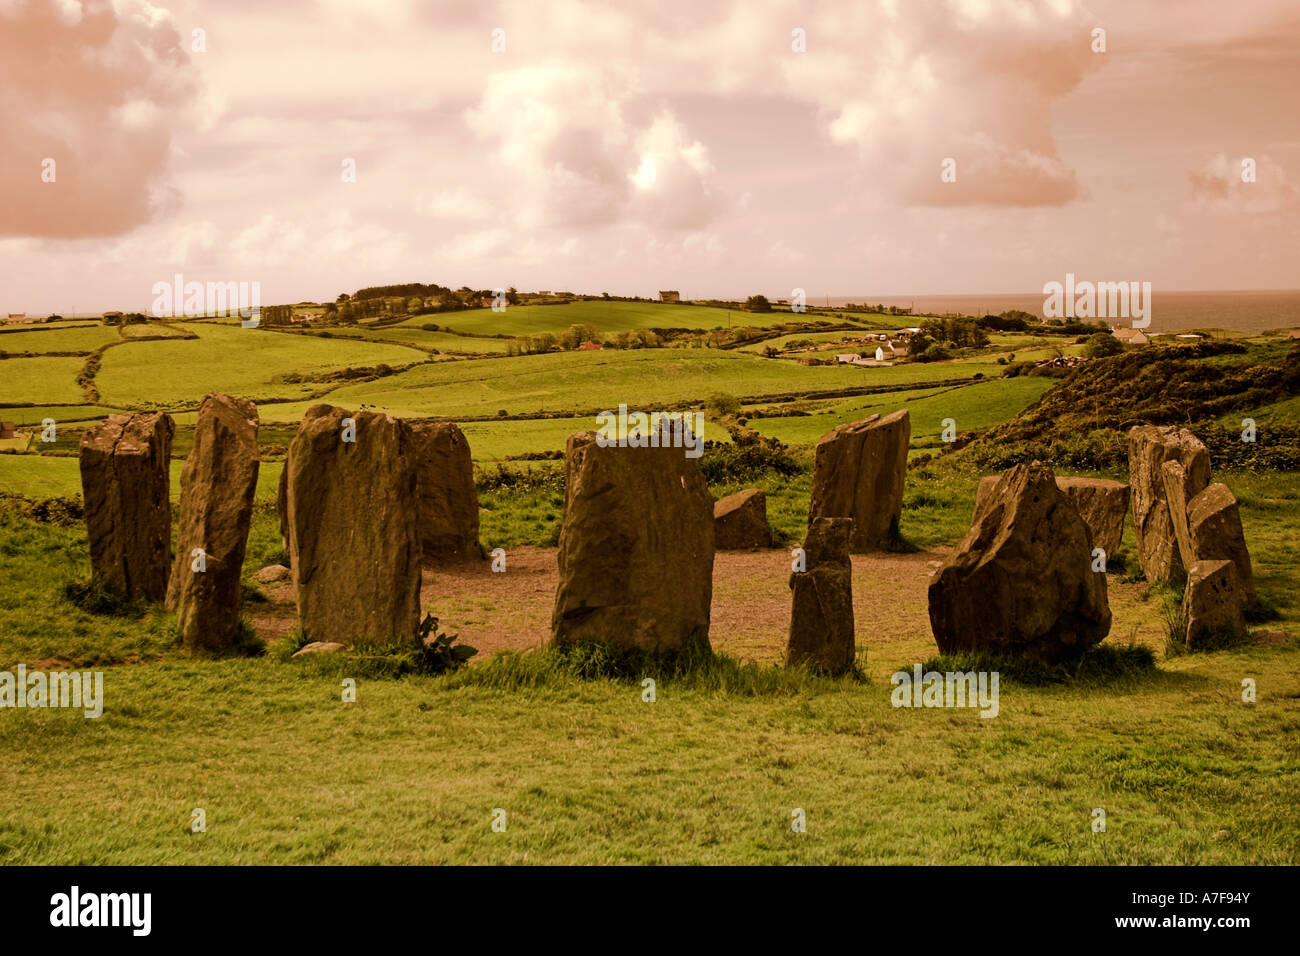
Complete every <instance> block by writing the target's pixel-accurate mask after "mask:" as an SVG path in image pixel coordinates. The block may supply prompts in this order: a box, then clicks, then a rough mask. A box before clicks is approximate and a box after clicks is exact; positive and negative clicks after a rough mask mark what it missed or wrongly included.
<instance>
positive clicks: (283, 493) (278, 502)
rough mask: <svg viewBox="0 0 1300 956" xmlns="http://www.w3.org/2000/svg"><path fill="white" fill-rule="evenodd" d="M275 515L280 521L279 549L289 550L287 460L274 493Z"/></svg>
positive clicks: (282, 467) (281, 469)
mask: <svg viewBox="0 0 1300 956" xmlns="http://www.w3.org/2000/svg"><path fill="white" fill-rule="evenodd" d="M275 515H276V517H277V518H279V519H280V547H282V548H284V550H285V551H288V550H289V460H288V458H286V459H285V461H284V464H283V465H282V466H281V468H280V484H279V485H278V486H277V488H276V492H275Z"/></svg>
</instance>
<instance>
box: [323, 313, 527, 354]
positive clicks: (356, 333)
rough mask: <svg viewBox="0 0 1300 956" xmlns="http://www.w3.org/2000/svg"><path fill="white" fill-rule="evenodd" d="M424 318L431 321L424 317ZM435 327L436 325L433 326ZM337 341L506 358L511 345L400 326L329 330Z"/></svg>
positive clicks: (504, 342) (487, 339)
mask: <svg viewBox="0 0 1300 956" xmlns="http://www.w3.org/2000/svg"><path fill="white" fill-rule="evenodd" d="M421 318H431V317H428V316H421ZM434 324H436V323H434ZM329 331H330V334H331V335H332V336H334V337H335V338H352V339H367V340H369V341H372V342H391V343H395V344H405V345H414V346H417V347H418V348H422V349H429V348H432V349H437V350H438V351H439V352H444V353H451V354H455V353H468V354H473V355H490V354H493V353H501V354H503V355H504V354H505V351H506V349H507V348H508V347H509V345H510V340H509V339H497V338H479V337H478V336H472V335H454V334H452V333H451V332H430V331H428V330H427V329H422V328H420V326H419V325H413V324H406V323H401V324H398V325H391V326H386V327H384V328H379V329H372V328H366V327H364V326H356V327H352V328H349V327H343V328H336V329H330V330H329Z"/></svg>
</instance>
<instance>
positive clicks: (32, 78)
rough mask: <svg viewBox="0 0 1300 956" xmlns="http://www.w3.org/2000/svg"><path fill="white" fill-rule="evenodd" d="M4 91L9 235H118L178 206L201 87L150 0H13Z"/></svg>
mask: <svg viewBox="0 0 1300 956" xmlns="http://www.w3.org/2000/svg"><path fill="white" fill-rule="evenodd" d="M0 91H3V92H0V128H3V129H4V131H5V139H6V143H5V149H4V150H3V151H0V234H4V235H21V236H41V237H59V238H73V237H85V236H111V235H117V234H120V233H122V232H125V231H127V230H129V229H131V228H133V227H134V226H137V225H139V224H140V223H143V222H145V221H147V220H148V219H149V218H150V217H151V215H152V214H153V213H154V212H155V211H156V210H157V209H158V208H159V207H160V206H164V205H166V204H167V203H169V202H170V201H174V199H175V196H174V194H172V193H171V192H170V191H169V190H168V189H167V188H166V183H165V180H164V173H165V171H166V166H167V160H168V156H169V152H170V147H171V142H172V132H173V131H172V123H173V121H174V120H175V118H176V116H177V115H178V113H179V112H180V111H182V110H183V109H184V108H185V107H186V105H187V104H188V102H189V101H190V99H191V98H192V96H193V84H192V82H191V80H190V78H189V75H188V71H187V54H186V53H185V51H184V50H183V48H182V46H181V38H180V34H179V33H178V32H177V30H176V28H175V26H174V25H173V24H172V22H171V18H170V16H169V15H168V14H167V13H166V11H163V10H160V9H158V8H156V7H153V6H151V5H149V4H148V3H147V2H144V0H118V2H116V3H107V2H95V0H86V2H84V3H78V2H76V0H8V2H6V3H3V4H0ZM43 174H44V175H45V176H46V178H51V177H52V178H53V181H52V182H49V181H43V180H42V175H43Z"/></svg>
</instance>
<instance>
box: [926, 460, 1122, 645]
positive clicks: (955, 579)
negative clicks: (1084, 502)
mask: <svg viewBox="0 0 1300 956" xmlns="http://www.w3.org/2000/svg"><path fill="white" fill-rule="evenodd" d="M1091 550H1092V538H1091V533H1090V532H1089V530H1088V526H1087V525H1086V524H1085V523H1084V521H1083V518H1082V517H1080V516H1079V512H1078V510H1077V509H1076V508H1075V506H1074V504H1073V503H1072V501H1071V500H1070V497H1069V496H1068V495H1067V494H1066V493H1065V492H1063V491H1061V489H1060V488H1058V487H1057V484H1056V480H1055V476H1054V475H1053V474H1052V470H1051V469H1050V468H1049V467H1047V466H1046V465H1043V464H1040V463H1038V462H1035V463H1034V464H1032V465H1017V466H1016V467H1014V468H1012V469H1011V470H1010V471H1008V472H1007V473H1006V474H1005V475H1003V476H1002V478H1001V479H1000V480H999V482H998V483H997V485H996V486H995V487H994V489H993V491H992V492H991V493H990V494H989V495H988V497H987V499H986V502H985V507H984V508H983V510H982V511H980V513H978V514H977V515H976V517H975V520H974V522H973V523H972V525H971V529H970V531H969V532H968V533H967V535H966V537H965V538H963V539H962V541H961V543H960V544H959V545H958V546H957V549H956V551H954V552H953V554H952V555H951V556H950V557H949V558H948V560H947V561H945V562H944V564H943V566H942V567H940V568H939V570H938V571H937V572H936V573H935V577H934V580H933V581H931V583H930V592H929V603H930V626H931V629H932V630H933V632H934V637H935V641H936V642H937V643H938V645H939V650H940V651H941V652H943V653H945V654H947V653H954V652H958V651H988V652H993V653H1011V654H1023V655H1026V656H1029V657H1034V658H1037V659H1039V660H1043V661H1047V662H1049V663H1052V662H1056V661H1059V660H1063V659H1066V658H1069V657H1073V656H1076V655H1078V654H1081V653H1082V652H1083V651H1084V650H1086V649H1087V648H1088V647H1090V646H1092V645H1093V644H1097V643H1099V642H1100V641H1101V640H1103V639H1104V638H1105V637H1106V635H1107V634H1108V633H1109V631H1110V620H1111V616H1110V605H1109V603H1108V601H1107V596H1106V576H1105V575H1104V574H1101V573H1096V572H1094V571H1093V570H1092V559H1091Z"/></svg>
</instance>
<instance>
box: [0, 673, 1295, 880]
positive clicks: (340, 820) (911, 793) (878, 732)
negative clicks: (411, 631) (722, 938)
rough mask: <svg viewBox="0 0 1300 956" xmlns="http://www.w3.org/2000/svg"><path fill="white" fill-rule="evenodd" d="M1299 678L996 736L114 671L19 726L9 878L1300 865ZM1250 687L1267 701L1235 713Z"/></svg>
mask: <svg viewBox="0 0 1300 956" xmlns="http://www.w3.org/2000/svg"><path fill="white" fill-rule="evenodd" d="M331 663H332V662H331ZM1297 663H1300V661H1297V654H1296V651H1295V649H1294V648H1291V649H1289V650H1287V651H1282V652H1279V651H1273V652H1271V653H1262V652H1259V651H1247V652H1229V653H1218V654H1213V655H1205V656H1202V657H1199V658H1186V659H1181V660H1179V661H1177V662H1176V663H1175V665H1174V666H1172V667H1170V668H1168V669H1167V670H1166V671H1163V672H1161V673H1160V674H1157V675H1155V676H1153V677H1152V678H1149V679H1146V680H1141V681H1135V682H1131V683H1128V684H1125V685H1121V686H1118V687H1107V688H1102V689H1098V688H1095V687H1072V686H1065V687H1056V686H1053V687H1045V688H1039V687H1015V686H1012V685H1005V686H1004V687H1003V688H1002V693H1001V701H1000V713H999V716H998V717H997V718H996V719H994V720H984V719H981V718H980V717H979V716H978V713H977V711H975V710H961V711H953V710H911V709H895V708H893V707H891V706H890V703H889V692H890V690H891V688H890V686H889V684H888V679H887V675H884V674H873V675H872V680H871V682H870V683H868V684H865V685H853V684H851V683H847V682H830V681H821V682H818V681H815V680H808V681H805V682H804V687H803V689H802V690H800V691H799V692H798V693H795V694H792V693H789V692H788V691H786V692H776V693H764V694H761V695H751V694H747V693H735V692H726V691H721V692H720V691H718V690H716V689H712V688H709V687H703V688H696V687H692V686H689V684H685V682H683V685H682V686H679V684H677V683H674V682H672V681H665V682H662V683H660V685H659V687H658V688H657V700H656V702H655V703H645V702H643V701H642V699H641V688H640V687H639V685H636V684H629V683H627V682H621V681H610V680H603V681H579V680H577V679H575V678H571V677H565V676H564V675H562V674H560V675H557V674H554V673H544V674H543V675H541V676H540V677H539V678H538V683H536V684H535V685H533V686H529V685H528V684H527V683H526V682H524V681H522V680H520V681H508V683H513V684H515V686H508V687H506V688H498V687H494V686H476V683H477V682H479V681H482V678H471V679H465V678H461V677H460V676H459V675H457V676H452V677H450V678H407V679H403V680H398V681H367V680H365V679H362V680H360V681H358V688H357V702H356V703H355V704H343V703H342V702H341V701H340V699H339V697H340V687H339V683H340V682H339V680H338V678H337V675H336V674H326V673H322V672H321V671H320V670H318V669H316V668H313V667H304V666H300V664H299V662H293V663H279V662H276V661H273V660H270V659H263V660H251V661H250V660H232V661H220V662H203V663H201V662H189V661H174V662H167V663H159V664H154V665H150V666H147V667H122V668H114V669H112V670H110V671H109V672H108V673H107V674H106V676H105V683H104V692H105V698H106V704H105V713H104V716H102V717H101V718H99V719H97V720H86V719H84V718H82V717H81V716H80V714H75V715H74V714H72V713H69V712H67V711H59V710H41V711H36V710H32V711H14V712H10V713H8V714H7V715H6V720H4V721H3V722H0V747H3V748H4V752H5V753H6V756H7V759H6V760H5V761H4V762H3V763H2V764H0V787H3V790H4V792H5V793H6V795H7V797H8V798H9V799H8V801H7V806H8V809H7V811H6V813H5V816H4V820H3V822H2V823H0V861H3V862H4V863H8V864H106V863H119V864H121V863H135V864H141V863H143V864H151V863H189V864H204V863H207V864H214V863H232V862H237V863H245V864H247V863H387V864H394V863H397V864H401V863H534V864H547V863H588V864H590V863H768V864H788V863H895V864H897V863H966V864H979V863H1024V864H1052V863H1090V864H1139V865H1150V864H1199V865H1210V864H1242V863H1248V864H1253V865H1260V864H1294V863H1296V862H1297V859H1298V854H1297V849H1296V848H1297V846H1300V815H1298V812H1297V809H1296V804H1295V801H1294V799H1293V797H1294V793H1295V790H1296V788H1297V786H1300V770H1298V769H1297V767H1298V766H1300V765H1298V764H1297V761H1296V744H1295V739H1296V731H1297V730H1300V705H1297V703H1296V699H1295V698H1296V695H1297V693H1300V679H1297V677H1296V676H1295V675H1296V664H1297ZM516 669H517V670H527V668H526V667H519V666H518V665H516ZM474 670H475V669H474V668H471V674H473V671H474ZM1242 675H1251V676H1254V677H1256V678H1257V679H1258V682H1259V685H1260V686H1261V687H1267V688H1271V689H1272V690H1271V693H1266V694H1265V695H1264V696H1262V697H1261V700H1260V701H1259V703H1257V704H1254V705H1245V704H1242V703H1241V702H1240V699H1239V693H1240V679H1241V677H1242ZM777 683H784V682H777ZM311 727H316V728H321V727H325V728H328V731H327V732H316V733H307V732H304V728H311ZM1170 740H1177V741H1178V746H1177V747H1172V748H1171V747H1170V746H1169V741H1170ZM1246 742H1249V746H1248V747H1247V746H1244V744H1245V743H1246ZM1094 807H1103V808H1105V810H1106V812H1107V832H1106V833H1105V834H1094V833H1092V831H1091V826H1090V823H1091V812H1092V808H1094ZM194 808H203V809H204V811H205V813H206V817H207V832H206V833H203V834H193V833H191V832H190V829H189V822H190V819H191V811H192V810H193V809H194ZM496 808H501V809H504V810H505V811H506V814H507V816H506V821H507V827H506V831H505V832H504V833H494V832H493V831H492V829H491V825H490V821H491V816H492V813H493V811H494V809H496ZM796 808H798V809H802V810H803V811H804V812H805V813H806V817H807V833H805V834H796V833H793V832H791V828H790V820H791V814H792V811H793V810H794V809H796Z"/></svg>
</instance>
